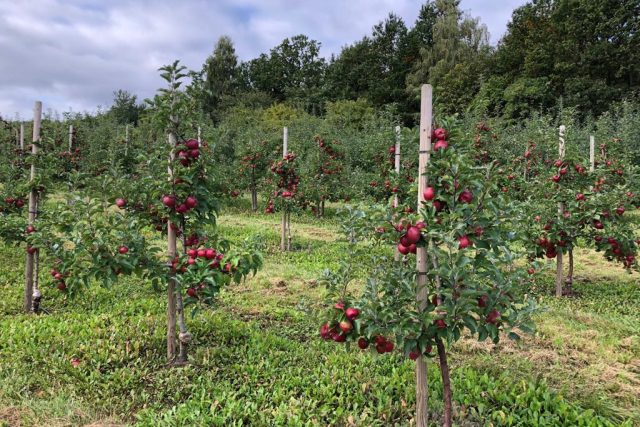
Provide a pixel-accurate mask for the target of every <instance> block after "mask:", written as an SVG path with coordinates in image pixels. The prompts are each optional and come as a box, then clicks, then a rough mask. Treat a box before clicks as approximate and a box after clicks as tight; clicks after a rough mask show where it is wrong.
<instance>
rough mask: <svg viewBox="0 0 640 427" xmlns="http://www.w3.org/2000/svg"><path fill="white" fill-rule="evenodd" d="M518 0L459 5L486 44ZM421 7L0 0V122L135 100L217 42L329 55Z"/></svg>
mask: <svg viewBox="0 0 640 427" xmlns="http://www.w3.org/2000/svg"><path fill="white" fill-rule="evenodd" d="M524 3H525V0H501V1H495V0H462V3H461V7H462V9H463V10H465V11H467V12H469V13H470V14H471V15H473V16H479V17H480V18H481V20H482V22H483V23H485V24H486V25H487V27H488V28H489V32H490V34H491V41H492V43H494V44H495V43H496V42H497V41H498V40H499V39H500V37H501V35H502V34H503V32H504V31H505V28H506V24H507V22H508V21H509V19H510V17H511V11H512V10H513V9H514V8H516V7H518V6H520V5H522V4H524ZM421 4H422V0H323V1H322V2H320V1H315V2H312V1H309V0H307V1H302V0H155V1H151V0H0V115H1V116H3V117H6V118H15V117H16V114H19V115H20V117H22V118H24V119H28V118H29V117H30V116H31V115H32V112H31V111H32V108H33V101H35V100H42V101H43V103H44V108H45V110H47V109H51V110H55V111H59V112H62V111H70V110H71V111H75V112H78V111H95V110H96V108H97V107H98V106H99V105H101V106H107V107H108V106H109V105H110V103H111V100H112V94H113V91H114V90H116V89H125V90H128V91H130V92H132V93H135V94H137V95H138V97H139V99H144V98H145V97H149V96H151V95H152V94H153V93H154V91H155V90H156V89H157V88H158V87H160V86H161V85H162V82H161V81H160V79H159V77H158V74H157V72H156V70H157V68H158V67H160V66H162V65H164V64H167V63H169V62H171V61H173V60H174V59H180V60H181V61H182V63H183V64H185V65H186V66H187V67H189V68H191V69H200V68H201V66H202V63H203V62H204V60H205V58H206V57H207V56H208V55H209V54H210V53H211V51H212V50H213V45H214V43H215V42H216V40H217V39H218V37H220V36H221V35H224V34H227V35H229V36H231V38H232V39H233V41H234V43H235V46H236V51H237V53H238V56H239V57H240V59H251V58H253V57H255V56H257V55H258V54H259V53H261V52H267V51H268V50H269V49H270V48H271V47H273V46H275V45H277V44H279V43H280V42H281V41H282V40H283V39H284V38H285V37H289V36H292V35H296V34H301V33H303V34H306V35H308V36H309V37H311V38H313V39H315V40H318V41H320V42H321V43H322V50H321V53H322V55H323V56H327V57H328V56H329V55H331V53H338V52H339V51H340V47H341V46H343V45H345V44H349V43H352V42H354V41H356V40H358V39H360V38H361V37H362V36H364V35H365V34H369V33H370V30H371V27H372V26H373V25H375V24H376V23H377V22H379V21H380V20H382V19H384V18H385V17H386V15H387V14H388V13H389V12H394V13H396V14H397V15H400V16H401V17H402V18H403V19H404V20H405V22H406V23H407V24H408V25H412V23H413V21H414V20H415V18H416V16H417V14H418V11H419V9H420V5H421Z"/></svg>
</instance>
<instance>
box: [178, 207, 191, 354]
mask: <svg viewBox="0 0 640 427" xmlns="http://www.w3.org/2000/svg"><path fill="white" fill-rule="evenodd" d="M181 225H182V253H183V254H186V253H187V245H186V238H187V237H186V232H185V230H186V227H185V220H184V217H183V218H182V224H181ZM175 294H176V295H175V298H176V315H177V317H178V328H179V330H180V333H179V334H178V345H179V347H180V350H179V353H178V358H177V359H176V363H175V364H176V365H184V364H186V363H187V362H188V361H189V353H188V350H189V343H190V342H191V334H190V333H189V331H188V330H187V324H186V322H185V321H184V304H183V301H182V291H181V290H179V289H178V290H176V293H175Z"/></svg>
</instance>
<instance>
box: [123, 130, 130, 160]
mask: <svg viewBox="0 0 640 427" xmlns="http://www.w3.org/2000/svg"><path fill="white" fill-rule="evenodd" d="M124 155H125V157H126V156H127V155H129V125H126V126H125V128H124Z"/></svg>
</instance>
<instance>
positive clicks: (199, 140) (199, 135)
mask: <svg viewBox="0 0 640 427" xmlns="http://www.w3.org/2000/svg"><path fill="white" fill-rule="evenodd" d="M201 142H202V137H201V130H200V126H198V147H200V143H201Z"/></svg>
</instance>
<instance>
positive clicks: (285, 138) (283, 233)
mask: <svg viewBox="0 0 640 427" xmlns="http://www.w3.org/2000/svg"><path fill="white" fill-rule="evenodd" d="M288 144H289V129H288V128H286V127H285V128H284V131H283V135H282V158H283V159H284V158H285V157H287V154H288V152H289V151H288V150H289V147H288ZM287 225H288V212H287V210H286V209H284V210H283V211H282V224H281V229H280V250H281V251H282V252H284V251H286V250H287V247H290V245H291V244H290V243H289V244H287V234H288V228H289V227H287Z"/></svg>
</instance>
